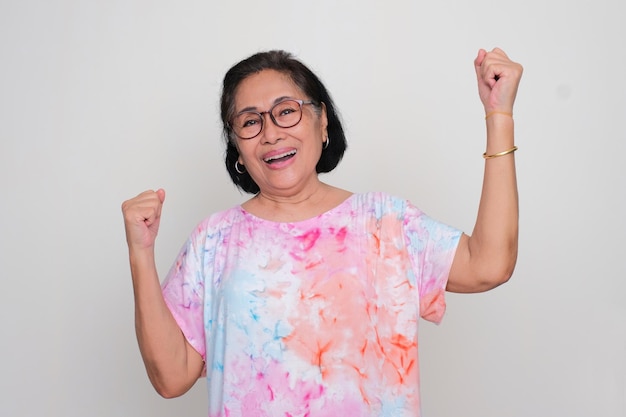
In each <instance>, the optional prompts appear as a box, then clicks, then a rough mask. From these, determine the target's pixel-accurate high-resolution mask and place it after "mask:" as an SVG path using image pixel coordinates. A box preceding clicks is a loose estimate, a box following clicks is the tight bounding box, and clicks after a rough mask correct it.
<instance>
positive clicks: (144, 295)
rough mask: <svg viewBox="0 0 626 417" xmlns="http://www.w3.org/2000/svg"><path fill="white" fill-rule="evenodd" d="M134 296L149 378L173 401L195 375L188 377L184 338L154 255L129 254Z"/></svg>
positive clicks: (137, 322)
mask: <svg viewBox="0 0 626 417" xmlns="http://www.w3.org/2000/svg"><path fill="white" fill-rule="evenodd" d="M129 258H130V266H131V274H132V278H133V289H134V296H135V330H136V333H137V341H138V343H139V350H140V352H141V356H142V358H143V361H144V364H145V366H146V371H147V373H148V377H149V378H150V381H151V382H152V385H153V386H154V388H155V389H156V390H157V392H158V393H159V394H161V395H162V396H164V397H176V396H178V395H181V394H183V393H184V392H186V391H187V390H188V389H189V388H190V387H191V385H193V383H194V382H195V380H196V379H197V377H198V375H190V371H189V366H188V352H187V343H186V341H185V337H184V336H183V333H182V332H181V330H180V328H179V326H178V324H177V323H176V321H175V320H174V318H173V316H172V314H171V312H170V311H169V309H168V307H167V305H166V304H165V300H164V299H163V295H162V293H161V286H160V282H159V278H158V274H157V271H156V266H155V262H154V253H153V251H133V250H130V251H129Z"/></svg>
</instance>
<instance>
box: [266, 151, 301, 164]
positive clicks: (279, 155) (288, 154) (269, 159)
mask: <svg viewBox="0 0 626 417" xmlns="http://www.w3.org/2000/svg"><path fill="white" fill-rule="evenodd" d="M295 154H296V151H295V150H293V151H290V152H285V153H281V154H278V155H274V156H270V157H269V158H266V159H264V161H265V162H271V161H274V160H276V159H280V158H284V157H286V156H291V155H295Z"/></svg>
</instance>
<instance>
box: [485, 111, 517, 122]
mask: <svg viewBox="0 0 626 417" xmlns="http://www.w3.org/2000/svg"><path fill="white" fill-rule="evenodd" d="M494 114H502V115H505V116H509V117H513V113H509V112H506V111H497V110H495V111H490V112H489V113H487V114H486V115H485V120H487V119H488V118H490V117H491V116H493V115H494Z"/></svg>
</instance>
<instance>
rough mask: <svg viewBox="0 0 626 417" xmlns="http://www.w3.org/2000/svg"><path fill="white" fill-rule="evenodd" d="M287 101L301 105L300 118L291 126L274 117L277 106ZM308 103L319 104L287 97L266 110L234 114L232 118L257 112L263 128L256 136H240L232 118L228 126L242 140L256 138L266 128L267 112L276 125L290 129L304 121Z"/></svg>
mask: <svg viewBox="0 0 626 417" xmlns="http://www.w3.org/2000/svg"><path fill="white" fill-rule="evenodd" d="M286 101H295V102H296V103H298V105H299V106H300V118H299V119H298V121H297V122H295V123H294V124H292V125H290V126H281V125H279V124H278V122H277V121H276V118H275V117H274V115H273V114H272V111H273V110H274V109H275V108H276V106H278V105H280V104H283V103H284V102H286ZM306 104H313V105H314V106H317V105H318V104H317V102H316V101H314V100H299V99H295V98H286V99H284V100H280V101H279V102H277V103H274V105H272V107H270V109H269V110H266V111H260V112H259V111H252V110H246V111H242V112H239V113H237V114H236V115H235V116H233V118H232V119H234V118H235V117H237V116H241V115H242V114H248V113H251V114H256V115H258V116H259V119H260V120H261V128H260V129H259V132H258V133H257V134H256V135H254V136H250V137H249V138H244V137H242V136H240V135H239V134H238V133H237V132H236V131H235V128H234V127H233V121H232V119H231V120H230V121H229V122H228V127H229V128H230V130H232V132H233V133H234V134H235V136H237V137H238V138H239V139H241V140H250V139H254V138H256V137H257V136H259V135H260V134H261V132H263V129H265V117H264V115H265V114H269V116H270V120H271V121H272V123H274V126H277V127H280V128H282V129H289V128H291V127H294V126H296V125H297V124H298V123H300V122H301V121H302V106H304V105H306Z"/></svg>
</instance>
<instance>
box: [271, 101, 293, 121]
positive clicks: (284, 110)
mask: <svg viewBox="0 0 626 417" xmlns="http://www.w3.org/2000/svg"><path fill="white" fill-rule="evenodd" d="M299 111H300V106H299V104H298V102H297V101H291V100H288V101H284V102H282V103H278V104H277V105H276V107H275V108H274V111H273V112H272V113H273V114H274V117H286V116H289V115H293V114H294V113H298V112H299Z"/></svg>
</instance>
